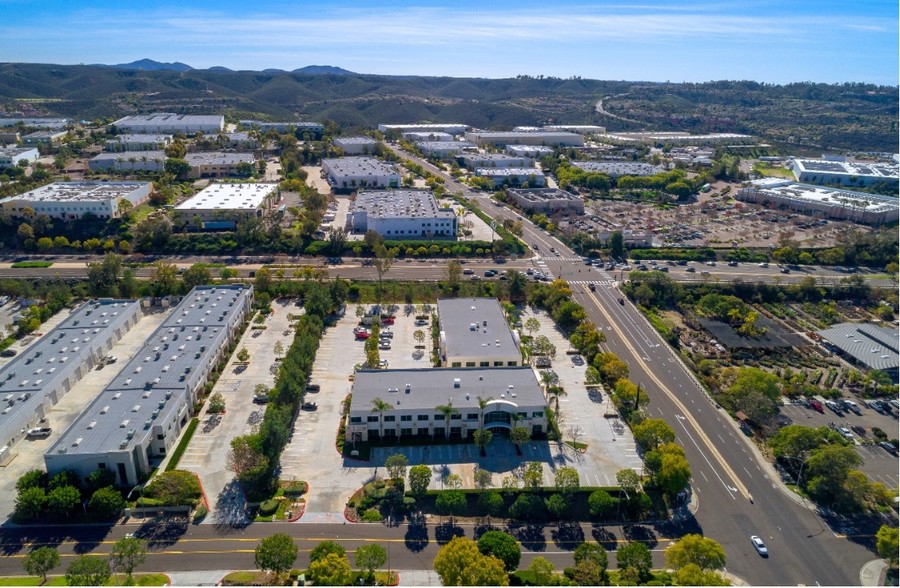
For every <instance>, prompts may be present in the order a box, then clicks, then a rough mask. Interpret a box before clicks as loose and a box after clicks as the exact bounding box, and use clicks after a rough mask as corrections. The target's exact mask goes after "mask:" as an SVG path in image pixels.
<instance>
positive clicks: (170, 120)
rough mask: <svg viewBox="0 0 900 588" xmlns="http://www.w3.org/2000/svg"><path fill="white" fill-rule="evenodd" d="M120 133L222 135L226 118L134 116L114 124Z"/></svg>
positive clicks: (216, 116) (216, 115)
mask: <svg viewBox="0 0 900 588" xmlns="http://www.w3.org/2000/svg"><path fill="white" fill-rule="evenodd" d="M113 126H114V127H116V130H117V131H118V132H125V133H140V134H147V133H157V134H162V135H174V134H176V133H183V134H185V135H193V134H195V133H198V132H199V133H205V134H209V133H220V132H222V131H223V130H224V129H225V117H224V116H222V115H220V114H174V113H171V112H155V113H153V114H134V115H131V116H126V117H123V118H120V119H119V120H117V121H116V122H114V123H113Z"/></svg>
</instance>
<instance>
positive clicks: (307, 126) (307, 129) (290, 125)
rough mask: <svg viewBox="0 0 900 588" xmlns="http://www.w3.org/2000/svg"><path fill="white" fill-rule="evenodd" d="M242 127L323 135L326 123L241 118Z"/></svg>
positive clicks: (261, 130)
mask: <svg viewBox="0 0 900 588" xmlns="http://www.w3.org/2000/svg"><path fill="white" fill-rule="evenodd" d="M238 122H239V124H240V126H241V128H244V129H259V130H260V132H263V133H265V132H267V131H275V132H277V133H285V132H288V131H293V132H299V133H312V134H314V135H321V134H322V133H324V132H325V125H323V124H322V123H317V122H303V121H295V122H289V121H282V122H266V121H261V120H250V119H246V120H241V121H238Z"/></svg>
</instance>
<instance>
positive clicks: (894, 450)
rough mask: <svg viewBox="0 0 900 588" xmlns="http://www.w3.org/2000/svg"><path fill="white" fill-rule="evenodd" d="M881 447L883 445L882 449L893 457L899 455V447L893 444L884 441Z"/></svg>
mask: <svg viewBox="0 0 900 588" xmlns="http://www.w3.org/2000/svg"><path fill="white" fill-rule="evenodd" d="M879 445H881V447H882V449H884V450H885V451H887V452H888V453H890V454H891V455H897V447H895V446H894V444H893V443H891V442H889V441H882V442H881V443H879Z"/></svg>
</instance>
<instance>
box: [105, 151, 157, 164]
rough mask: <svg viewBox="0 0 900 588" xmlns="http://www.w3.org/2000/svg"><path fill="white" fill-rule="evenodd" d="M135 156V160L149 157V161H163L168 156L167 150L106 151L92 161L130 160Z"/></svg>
mask: <svg viewBox="0 0 900 588" xmlns="http://www.w3.org/2000/svg"><path fill="white" fill-rule="evenodd" d="M132 157H133V158H134V159H135V162H139V161H142V160H143V158H145V157H146V158H147V160H148V161H161V160H164V159H165V158H166V152H165V151H162V150H159V151H104V152H103V153H101V154H99V155H96V156H94V157H92V158H91V161H120V160H121V161H128V160H129V159H130V158H132Z"/></svg>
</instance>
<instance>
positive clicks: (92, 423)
mask: <svg viewBox="0 0 900 588" xmlns="http://www.w3.org/2000/svg"><path fill="white" fill-rule="evenodd" d="M96 426H97V421H91V422H90V423H88V426H87V428H88V429H93V428H94V427H96Z"/></svg>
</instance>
